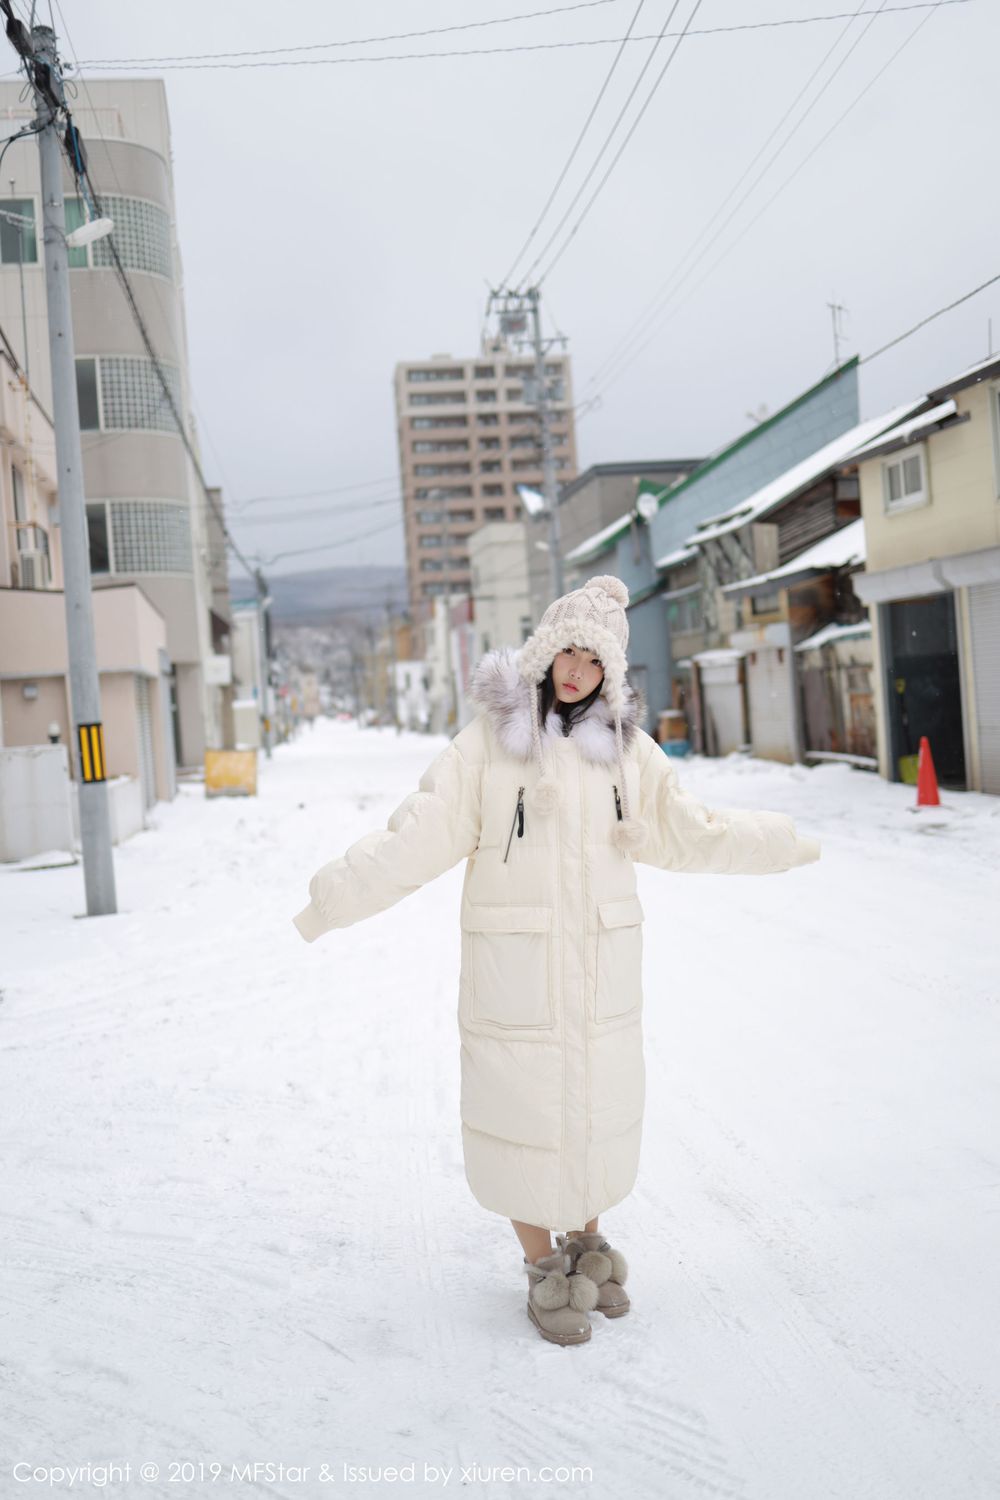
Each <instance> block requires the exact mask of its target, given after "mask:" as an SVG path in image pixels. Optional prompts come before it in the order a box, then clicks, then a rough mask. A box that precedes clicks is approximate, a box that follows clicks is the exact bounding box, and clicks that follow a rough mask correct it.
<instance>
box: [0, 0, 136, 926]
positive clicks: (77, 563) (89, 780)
mask: <svg viewBox="0 0 1000 1500" xmlns="http://www.w3.org/2000/svg"><path fill="white" fill-rule="evenodd" d="M0 9H2V10H3V11H4V12H5V14H6V16H7V23H8V24H7V35H8V37H9V38H10V40H11V42H12V43H13V45H14V47H15V48H16V50H17V51H18V52H19V53H20V54H21V56H22V58H23V59H24V61H25V63H26V64H27V68H28V74H29V77H30V79H31V84H32V88H33V90H34V98H35V108H36V111H37V114H36V117H35V121H34V125H35V128H36V131H37V134H38V151H39V161H40V165H41V187H42V225H43V231H42V240H43V243H44V246H45V296H46V302H47V308H48V324H49V359H50V362H51V367H52V414H53V418H54V421H55V439H56V467H57V470H58V490H59V518H60V524H61V528H62V531H61V536H62V557H63V574H64V584H63V597H64V600H65V606H66V647H67V652H68V659H69V688H70V704H71V708H72V714H73V722H74V725H75V728H76V734H75V736H74V740H75V746H76V749H75V754H76V757H77V762H76V765H77V786H78V789H79V806H80V843H81V846H82V851H83V880H84V887H85V890H86V897H87V915H88V916H91V917H93V916H106V915H109V914H110V913H113V912H115V911H117V903H116V898H115V868H114V860H113V857H112V851H111V818H110V808H109V805H108V785H107V765H106V761H105V754H104V725H103V723H102V722H101V689H100V682H99V679H98V673H97V652H96V645H95V639H94V615H93V601H92V597H91V590H90V546H89V541H88V537H87V511H86V502H85V499H84V493H83V458H82V454H81V449H80V412H79V406H78V404H77V395H76V363H75V356H74V349H73V320H72V314H71V309H70V297H69V263H68V259H67V252H66V213H65V205H64V203H63V186H62V156H61V151H60V142H59V122H60V120H61V119H65V120H66V123H67V127H68V129H69V130H74V129H75V127H74V126H73V125H72V124H71V123H70V122H69V121H68V116H67V112H66V106H65V98H64V95H63V83H62V73H61V71H60V65H59V58H58V56H57V53H56V38H55V32H54V31H52V29H51V28H50V27H48V26H35V27H34V28H33V30H32V31H31V33H30V36H29V34H28V32H27V31H26V30H25V28H24V26H23V25H22V24H21V22H20V21H18V20H17V17H16V16H14V15H13V13H12V11H11V9H10V6H9V3H5V4H3V5H2V6H0Z"/></svg>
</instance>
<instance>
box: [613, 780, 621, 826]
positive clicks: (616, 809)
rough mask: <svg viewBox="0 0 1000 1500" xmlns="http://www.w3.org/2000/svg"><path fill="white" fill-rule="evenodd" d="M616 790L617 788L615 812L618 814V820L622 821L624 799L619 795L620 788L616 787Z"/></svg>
mask: <svg viewBox="0 0 1000 1500" xmlns="http://www.w3.org/2000/svg"><path fill="white" fill-rule="evenodd" d="M614 790H615V812H616V813H617V814H618V821H619V823H620V822H621V821H622V799H621V798H620V797H619V795H618V788H617V787H615V789H614Z"/></svg>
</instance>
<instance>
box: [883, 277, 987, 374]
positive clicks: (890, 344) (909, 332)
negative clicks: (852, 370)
mask: <svg viewBox="0 0 1000 1500" xmlns="http://www.w3.org/2000/svg"><path fill="white" fill-rule="evenodd" d="M997 281H1000V271H998V272H997V274H996V276H991V277H990V278H989V280H988V281H981V282H980V283H979V285H978V286H974V287H973V288H972V291H971V292H965V293H964V295H963V296H961V297H956V298H955V300H954V302H949V303H948V305H947V306H946V307H939V308H938V310H937V312H932V313H928V314H927V317H926V318H921V319H920V322H919V323H914V325H913V327H912V328H908V329H907V330H906V332H905V333H900V334H897V335H896V337H895V338H894V339H890V340H889V342H888V343H887V344H882V345H881V347H880V348H878V349H875V350H873V351H872V353H871V354H865V355H864V356H863V357H862V358H861V359H860V360H859V361H858V363H859V364H862V365H870V364H871V362H872V360H873V359H878V357H879V355H880V354H884V353H885V352H886V350H887V349H895V347H896V345H897V344H901V343H902V342H903V340H904V339H908V338H909V337H910V336H911V335H912V334H914V333H917V332H919V330H920V329H921V328H926V326H927V324H928V323H933V322H934V320H935V318H941V317H943V316H944V314H945V313H947V312H951V311H952V309H953V308H956V307H961V305H962V303H963V302H968V301H969V299H970V297H976V296H978V294H979V293H980V292H985V290H986V288H987V287H988V286H993V285H994V283H995V282H997Z"/></svg>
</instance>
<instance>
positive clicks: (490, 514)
mask: <svg viewBox="0 0 1000 1500" xmlns="http://www.w3.org/2000/svg"><path fill="white" fill-rule="evenodd" d="M483 515H484V516H485V518H486V520H487V521H503V520H505V519H506V516H507V512H506V510H505V509H504V507H503V506H502V505H487V507H486V509H485V511H484V512H483Z"/></svg>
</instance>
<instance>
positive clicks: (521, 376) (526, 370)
mask: <svg viewBox="0 0 1000 1500" xmlns="http://www.w3.org/2000/svg"><path fill="white" fill-rule="evenodd" d="M503 372H504V374H505V375H506V377H507V379H508V380H527V379H530V377H531V376H532V375H533V374H534V373H535V367H534V365H504V368H503Z"/></svg>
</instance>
